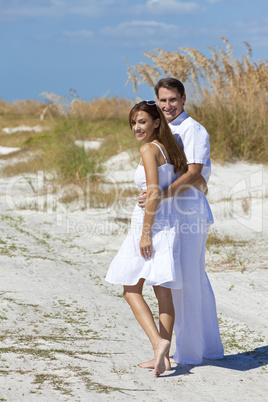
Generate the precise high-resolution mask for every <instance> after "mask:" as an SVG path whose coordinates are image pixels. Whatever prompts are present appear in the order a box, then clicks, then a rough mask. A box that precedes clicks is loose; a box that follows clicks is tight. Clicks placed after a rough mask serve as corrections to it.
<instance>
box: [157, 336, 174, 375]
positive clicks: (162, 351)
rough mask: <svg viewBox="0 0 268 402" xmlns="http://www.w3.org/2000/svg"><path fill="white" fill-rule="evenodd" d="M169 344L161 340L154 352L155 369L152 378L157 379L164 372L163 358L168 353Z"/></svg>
mask: <svg viewBox="0 0 268 402" xmlns="http://www.w3.org/2000/svg"><path fill="white" fill-rule="evenodd" d="M169 348H170V342H169V341H167V340H166V339H162V340H161V341H160V342H159V343H158V345H157V347H156V348H155V350H154V353H155V368H154V377H159V376H160V374H163V373H164V372H165V371H166V364H165V356H166V354H167V353H168V352H169Z"/></svg>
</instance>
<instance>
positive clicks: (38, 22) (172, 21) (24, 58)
mask: <svg viewBox="0 0 268 402" xmlns="http://www.w3.org/2000/svg"><path fill="white" fill-rule="evenodd" d="M220 36H223V37H225V38H227V39H228V40H229V41H230V42H231V44H232V46H233V49H234V55H235V56H236V57H239V58H240V57H241V55H242V54H245V53H246V49H245V46H244V45H243V41H247V42H248V43H249V44H250V45H251V46H252V48H253V60H254V61H256V62H257V61H258V60H259V59H262V60H267V59H268V55H267V49H268V0H195V1H194V0H192V1H187V0H180V1H178V0H137V1H131V0H0V44H1V64H0V65H1V80H0V98H2V99H5V100H6V101H13V100H15V99H37V100H38V99H41V98H40V96H39V94H40V93H41V92H44V91H47V92H54V93H56V94H57V95H68V94H69V89H70V88H73V89H75V90H76V91H77V92H78V94H79V97H80V98H81V99H86V100H91V99H93V98H94V97H102V96H104V95H106V96H113V95H115V96H118V97H120V96H124V97H127V98H132V99H135V94H134V93H133V88H132V85H131V84H128V85H127V86H125V83H126V81H127V66H126V63H125V61H124V58H125V59H127V61H128V62H129V64H130V65H133V64H138V63H139V62H142V61H144V62H149V61H150V60H149V59H148V58H147V57H145V56H144V55H143V52H148V51H151V50H153V49H155V48H161V49H165V50H169V51H176V49H177V48H179V47H194V48H196V49H198V50H199V51H201V52H203V53H205V54H206V55H207V56H208V55H209V51H208V49H207V46H211V47H216V46H220V47H223V48H225V47H224V44H223V42H222V41H221V39H220V38H219V37H220ZM138 95H139V96H140V97H141V98H143V99H149V98H152V97H153V91H152V90H151V89H150V88H149V87H148V86H147V85H143V86H141V87H140V88H139V91H138Z"/></svg>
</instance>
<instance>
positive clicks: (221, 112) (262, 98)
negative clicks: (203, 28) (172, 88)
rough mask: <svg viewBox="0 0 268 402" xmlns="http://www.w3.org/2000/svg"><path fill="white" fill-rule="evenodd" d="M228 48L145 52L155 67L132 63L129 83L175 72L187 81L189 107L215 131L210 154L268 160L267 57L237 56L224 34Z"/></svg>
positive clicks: (150, 82) (221, 157)
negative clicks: (263, 59)
mask: <svg viewBox="0 0 268 402" xmlns="http://www.w3.org/2000/svg"><path fill="white" fill-rule="evenodd" d="M221 39H222V40H223V42H224V43H225V45H226V48H225V49H222V48H219V49H213V48H211V47H209V50H210V53H211V57H206V56H205V55H204V54H202V53H201V52H199V51H198V50H196V49H192V48H179V50H178V51H177V52H167V51H165V50H161V49H158V50H155V51H153V52H151V53H148V52H146V53H144V54H145V55H146V56H147V57H149V59H150V60H151V62H152V65H150V64H147V63H140V64H138V65H134V66H132V67H130V66H129V67H128V77H129V79H128V82H132V83H133V87H134V91H137V87H138V85H140V84H141V83H147V84H148V85H149V86H150V87H154V86H155V84H156V83H157V81H158V80H159V79H160V78H163V77H167V76H171V77H175V78H177V79H179V80H180V81H182V82H183V83H184V84H186V88H187V93H188V94H189V95H190V98H191V101H190V102H188V104H186V106H187V107H186V110H187V111H188V112H189V114H191V116H192V117H193V118H195V119H196V120H198V121H199V122H200V123H201V124H203V125H204V126H205V127H206V128H207V130H208V132H209V133H210V143H211V155H212V158H214V159H217V160H233V159H244V160H251V161H258V162H267V161H268V135H267V132H268V119H267V116H268V61H262V60H259V62H258V63H255V62H253V60H252V49H251V47H250V45H249V44H248V43H246V42H245V47H246V55H243V56H242V59H241V60H238V58H236V57H234V55H233V50H232V46H231V44H230V43H229V41H228V40H227V39H225V38H221Z"/></svg>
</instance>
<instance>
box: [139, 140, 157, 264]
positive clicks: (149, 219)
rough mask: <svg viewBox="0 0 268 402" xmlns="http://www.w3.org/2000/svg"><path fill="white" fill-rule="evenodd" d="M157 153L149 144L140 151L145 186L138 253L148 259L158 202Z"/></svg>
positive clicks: (151, 251) (150, 251)
mask: <svg viewBox="0 0 268 402" xmlns="http://www.w3.org/2000/svg"><path fill="white" fill-rule="evenodd" d="M157 152H158V150H157V148H156V147H153V146H152V145H150V144H145V145H143V146H142V147H141V149H140V153H141V157H142V161H143V165H144V169H145V175H146V184H147V195H146V200H145V215H144V221H143V228H142V236H141V240H140V251H141V255H142V256H143V257H144V258H149V257H150V256H151V255H152V253H153V247H152V234H151V232H152V226H153V222H154V218H155V214H156V211H157V207H158V204H159V202H160V191H159V176H158V164H157V159H156V157H157Z"/></svg>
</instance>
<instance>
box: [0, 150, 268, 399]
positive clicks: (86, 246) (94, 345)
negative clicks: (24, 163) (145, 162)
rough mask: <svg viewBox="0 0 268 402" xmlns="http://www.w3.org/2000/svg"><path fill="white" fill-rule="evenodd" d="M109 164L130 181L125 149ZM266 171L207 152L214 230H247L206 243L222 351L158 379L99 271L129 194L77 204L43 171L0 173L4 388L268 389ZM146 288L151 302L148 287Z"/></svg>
mask: <svg viewBox="0 0 268 402" xmlns="http://www.w3.org/2000/svg"><path fill="white" fill-rule="evenodd" d="M3 163H5V161H1V164H2V165H3ZM107 169H108V172H107V175H108V174H109V175H110V176H111V181H112V180H115V178H116V181H117V182H121V183H122V186H126V185H128V186H132V185H133V184H132V179H133V172H134V169H135V163H134V162H132V161H131V160H130V159H129V156H128V155H127V154H125V153H124V154H123V155H122V154H120V155H118V156H117V157H113V158H112V159H111V160H110V161H109V162H108V163H107ZM114 169H115V171H114ZM259 172H261V173H259ZM267 173H268V169H267V167H264V166H262V165H256V164H247V163H237V164H228V165H225V166H220V165H215V164H214V166H213V175H212V177H211V181H210V186H209V199H210V202H211V206H212V209H213V213H214V217H215V224H214V225H213V226H214V228H213V230H214V232H215V231H217V233H218V235H222V234H227V235H229V236H230V237H231V238H234V239H235V240H237V239H241V240H243V241H244V243H240V244H228V245H226V246H225V245H223V244H222V245H220V246H211V247H209V249H208V251H207V267H208V275H209V278H210V280H211V283H212V286H213V288H214V292H215V296H216V300H217V306H218V315H219V321H220V331H221V334H222V340H223V344H224V346H225V358H224V359H223V360H222V361H208V360H206V361H204V363H203V364H202V365H200V366H190V365H189V366H175V365H173V367H172V370H171V371H170V372H166V373H165V375H163V376H161V377H160V378H158V379H154V378H153V372H152V371H150V370H144V369H140V368H138V367H137V364H138V363H139V362H141V361H144V360H146V359H149V358H151V356H152V351H151V348H150V345H149V341H148V340H147V338H146V336H145V335H144V333H143V332H142V330H141V329H140V327H139V325H138V324H137V322H136V321H135V319H134V317H133V315H132V313H131V311H130V308H129V306H128V305H127V303H126V302H125V301H124V300H123V298H122V297H121V295H122V289H121V287H120V286H112V285H110V284H107V283H105V281H104V277H105V274H106V271H107V268H108V266H109V263H110V261H111V259H112V257H113V256H114V254H115V253H116V250H117V249H118V247H119V245H120V244H121V242H122V239H123V238H124V236H125V233H126V231H127V229H128V227H127V224H126V223H124V221H122V219H121V218H129V217H130V215H131V211H132V208H133V205H134V203H135V198H133V199H131V200H130V202H129V203H128V204H126V205H125V204H124V205H121V206H117V205H114V206H113V207H111V208H109V209H89V208H88V209H84V210H82V209H81V208H80V207H81V206H82V203H84V202H85V200H84V199H82V198H83V197H81V199H80V202H77V203H74V204H73V205H72V206H70V208H69V211H68V210H66V208H65V207H64V206H63V205H61V204H60V203H59V201H58V199H57V197H56V196H55V195H53V194H49V191H48V188H47V187H44V182H43V177H42V175H41V174H39V176H36V175H27V177H19V176H18V177H15V178H12V179H9V180H8V179H4V178H0V205H1V235H0V247H1V250H2V255H1V264H0V296H1V310H0V323H1V334H0V374H1V375H0V400H6V401H27V402H28V401H49V402H50V401H85V402H88V401H112V400H120V401H121V400H123V401H127V400H133V401H134V400H136V401H148V400H156V401H167V400H169V401H207V402H208V401H209V402H210V401H255V400H256V401H257V400H259V401H263V400H266V399H267V395H268V381H267V380H268V376H267V371H268V370H267V363H268V344H267V341H268V320H267V317H268V284H267V279H268V269H267V268H268V259H267V237H268V230H267V228H268V225H267V215H268V214H267V194H268V193H267V185H268V174H267ZM131 174H132V177H131ZM254 175H255V176H254ZM252 177H254V178H253V179H252V180H251V181H250V179H251V178H252ZM49 180H50V181H51V182H52V181H53V177H52V176H51V177H48V178H47V183H48V184H49V183H50V181H49ZM41 190H42V192H41ZM249 193H250V194H251V198H250V199H248V197H246V194H249ZM245 198H246V199H247V200H248V204H249V205H248V206H247V205H246V204H245V201H243V199H245ZM243 203H244V204H243ZM36 206H37V210H36ZM33 207H34V208H35V209H33ZM31 208H32V209H31ZM72 211H73V212H72ZM259 218H261V219H259ZM145 296H146V298H147V300H148V302H149V304H150V305H151V307H152V309H153V310H154V311H155V310H156V302H155V298H154V295H153V293H152V290H151V289H150V288H146V289H145ZM171 352H174V344H172V350H171Z"/></svg>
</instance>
